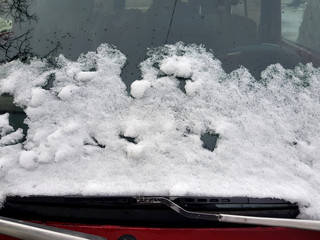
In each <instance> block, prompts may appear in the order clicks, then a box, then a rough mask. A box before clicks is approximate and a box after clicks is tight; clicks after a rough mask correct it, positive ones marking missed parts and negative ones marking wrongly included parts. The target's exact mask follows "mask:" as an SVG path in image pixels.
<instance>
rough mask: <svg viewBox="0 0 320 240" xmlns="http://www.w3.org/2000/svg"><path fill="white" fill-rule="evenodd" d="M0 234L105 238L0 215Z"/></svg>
mask: <svg viewBox="0 0 320 240" xmlns="http://www.w3.org/2000/svg"><path fill="white" fill-rule="evenodd" d="M0 234H4V235H7V236H10V237H14V238H19V239H25V240H57V239H59V240H106V238H103V237H99V236H95V235H91V234H86V233H81V232H75V231H71V230H66V229H61V228H55V227H49V226H46V225H41V224H36V223H30V222H25V221H20V220H16V219H11V218H5V217H0Z"/></svg>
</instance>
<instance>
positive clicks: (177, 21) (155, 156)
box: [0, 0, 320, 218]
mask: <svg viewBox="0 0 320 240" xmlns="http://www.w3.org/2000/svg"><path fill="white" fill-rule="evenodd" d="M0 6H1V10H0V62H1V65H0V93H1V94H2V96H1V99H0V111H1V115H0V131H1V139H0V151H1V158H0V178H1V183H0V196H2V197H5V196H7V195H31V194H36V195H37V194H44V195H70V194H71V195H72V194H82V195H135V196H136V195H166V196H178V195H179V196H187V195H193V196H194V195H219V196H252V197H277V198H284V199H287V200H290V201H292V202H298V203H299V206H300V208H301V210H302V213H303V214H305V215H306V216H308V217H309V218H320V211H317V210H316V209H319V204H320V201H319V200H320V193H319V191H318V190H317V186H318V184H319V183H320V178H319V176H320V174H319V173H320V172H319V171H320V165H319V159H318V156H320V152H319V149H320V146H319V143H320V138H319V137H320V135H319V134H320V128H319V126H318V121H319V115H320V112H319V109H320V106H319V104H320V103H319V99H318V96H319V94H320V92H319V91H320V86H319V78H320V69H319V68H318V67H319V63H320V60H319V59H320V57H319V56H320V54H319V53H320V46H319V43H320V34H319V32H320V29H319V24H318V22H319V21H318V19H319V17H320V11H319V8H320V5H319V2H318V1H316V0H308V1H305V0H282V1H280V0H274V1H267V0H55V1H52V0H20V1H16V0H0Z"/></svg>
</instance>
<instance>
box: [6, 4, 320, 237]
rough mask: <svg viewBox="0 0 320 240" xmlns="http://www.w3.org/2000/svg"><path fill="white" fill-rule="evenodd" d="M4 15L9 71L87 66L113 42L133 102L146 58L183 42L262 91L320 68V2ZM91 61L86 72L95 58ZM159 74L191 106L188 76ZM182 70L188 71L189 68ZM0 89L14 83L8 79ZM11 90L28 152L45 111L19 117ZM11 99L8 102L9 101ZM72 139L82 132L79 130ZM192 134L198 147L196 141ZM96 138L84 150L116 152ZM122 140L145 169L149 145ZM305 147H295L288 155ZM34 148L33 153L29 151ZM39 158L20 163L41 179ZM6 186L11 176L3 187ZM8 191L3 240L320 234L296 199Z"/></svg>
mask: <svg viewBox="0 0 320 240" xmlns="http://www.w3.org/2000/svg"><path fill="white" fill-rule="evenodd" d="M0 3H1V4H2V5H1V6H6V7H3V8H2V9H1V10H0V17H1V16H6V17H9V18H11V19H12V21H13V27H12V31H11V30H10V31H11V32H10V34H9V35H8V34H5V35H2V34H1V35H0V63H1V64H6V63H11V62H16V61H20V62H23V63H27V64H29V63H30V62H32V61H33V58H34V57H37V58H42V59H46V62H47V63H48V64H49V65H50V66H51V67H52V66H53V67H57V68H59V66H60V65H59V64H61V62H60V63H58V60H57V59H58V58H57V56H58V55H59V54H63V55H64V56H65V57H66V58H69V59H76V58H77V57H78V56H79V55H80V54H82V53H84V52H87V51H92V50H95V49H97V48H98V47H99V45H100V44H101V43H105V42H106V43H108V44H113V45H115V46H116V47H117V49H119V50H120V51H121V52H122V53H124V54H125V55H126V57H127V63H126V65H125V66H124V68H123V69H122V73H121V78H122V81H123V82H124V83H125V85H126V88H127V90H128V95H129V94H130V93H129V92H130V91H129V89H130V86H133V85H134V84H135V81H136V79H139V77H140V69H139V67H138V65H139V64H140V63H141V62H142V61H143V60H145V59H146V58H147V56H146V50H147V49H149V48H151V49H157V48H159V47H161V46H163V45H166V44H176V43H177V42H183V44H186V45H188V44H191V45H192V44H194V45H193V46H195V45H202V48H203V49H207V50H208V51H211V50H212V51H213V53H214V56H215V57H216V58H217V59H219V60H220V61H221V66H222V68H223V70H224V71H225V73H226V74H228V73H230V72H232V71H234V70H236V69H238V68H239V67H241V66H243V67H245V68H246V69H248V72H249V73H250V74H251V75H252V76H253V77H254V78H255V79H258V80H259V79H260V78H261V72H262V71H263V70H265V69H266V68H267V67H268V66H270V65H271V64H281V65H282V67H283V68H284V69H293V68H295V67H296V66H298V65H299V64H307V63H310V62H311V63H312V64H313V67H320V24H319V21H318V20H319V19H320V11H317V10H319V8H320V4H319V1H317V0H310V1H304V0H300V1H299V0H298V1H296V0H294V1H292V0H272V1H270V0H135V1H134V0H54V1H52V0H32V1H31V0H30V1H29V0H20V1H16V0H8V1H1V0H0ZM164 54H167V53H164ZM177 55H179V52H178V53H177ZM61 59H62V58H60V60H61ZM82 60H83V62H85V57H84V58H83V59H82ZM62 61H64V60H62ZM97 61H98V60H97ZM157 64H158V63H157V62H156V61H155V63H154V64H153V65H152V67H154V68H155V69H157V74H158V75H161V76H164V75H170V71H171V72H173V73H172V74H171V75H172V76H174V77H176V79H177V81H178V82H179V88H180V89H181V90H182V91H183V92H184V93H186V94H189V93H190V94H191V93H192V91H193V88H192V87H190V86H191V85H190V82H191V80H190V76H189V75H190V74H189V73H188V71H183V72H178V71H177V70H176V69H173V70H172V68H170V66H169V67H168V66H167V67H164V65H162V66H158V65H157ZM179 64H180V63H179ZM181 64H182V65H181V66H182V68H185V66H186V65H183V64H184V63H181ZM60 67H61V66H60ZM86 67H87V68H88V69H87V72H85V74H82V75H77V77H78V79H80V81H83V82H85V81H89V80H90V79H91V78H92V76H93V74H91V73H90V72H94V71H95V70H96V69H95V67H96V66H94V65H92V66H91V65H90V63H89V64H88V66H86ZM142 67H143V66H142ZM187 67H188V66H187ZM48 72H50V71H49V70H48ZM142 72H143V71H142ZM67 74H69V72H68V73H67ZM70 74H72V73H70ZM0 77H1V78H5V77H7V75H6V76H5V77H4V76H2V74H1V73H0ZM74 79H76V77H74ZM88 79H89V80H88ZM55 81H56V77H55V76H54V74H51V75H49V77H48V79H47V82H46V85H45V86H42V87H43V89H51V88H52V87H53V86H55ZM37 84H40V83H37ZM41 84H42V83H41ZM132 84H133V85H132ZM6 86H7V89H9V90H8V92H6V93H9V94H3V95H2V96H1V97H0V111H1V114H8V113H9V114H10V117H6V118H4V119H7V120H6V121H9V123H10V126H11V127H10V129H12V131H17V129H23V130H21V132H20V134H21V136H22V135H23V136H22V137H20V139H19V141H20V143H21V142H22V143H25V145H27V144H28V143H29V142H28V141H30V138H31V137H29V136H28V134H34V133H33V132H32V131H30V132H28V126H27V125H28V124H30V119H29V117H27V116H26V113H25V111H26V108H27V107H29V106H31V107H35V108H36V107H37V106H39V105H40V104H41V103H39V102H37V100H35V99H33V102H32V103H30V104H32V105H29V106H27V107H26V108H24V109H23V108H21V106H22V105H23V104H20V105H19V106H17V102H16V99H15V101H13V100H12V96H10V93H11V92H10V85H5V87H6ZM8 86H9V87H8ZM26 86H27V85H26ZM36 86H38V85H36ZM139 86H140V85H139ZM141 86H142V85H141ZM144 86H146V88H147V87H150V86H149V85H148V83H146V84H145V85H143V87H139V88H136V91H132V90H131V95H132V97H134V98H137V99H138V98H140V97H141V96H142V95H143V94H144V91H145V89H144ZM5 87H3V88H5ZM26 88H27V87H26ZM0 90H1V93H3V91H4V90H2V89H0ZM60 90H61V89H60ZM60 90H59V91H60ZM73 91H77V88H76V87H75V88H73V89H67V88H66V89H64V91H62V90H61V91H60V93H59V94H57V97H59V99H60V100H61V99H62V100H64V99H68V98H69V97H70V96H71V94H72V93H73ZM114 91H116V90H114ZM4 92H5V91H4ZM13 95H14V94H13ZM26 99H27V100H28V97H26ZM27 100H26V101H27ZM18 101H19V99H18ZM28 104H29V103H28ZM79 104H81V103H79ZM70 112H72V111H71V110H70ZM27 115H28V114H27ZM44 115H45V114H44ZM5 116H7V115H5ZM119 121H120V120H119ZM159 121H160V120H159ZM1 124H2V123H1ZM47 127H48V126H47ZM3 128H4V127H3ZM48 128H49V127H48ZM65 131H69V132H72V131H74V130H73V128H72V127H70V128H68V129H67V130H65ZM128 131H129V130H128ZM185 132H186V133H185V134H186V135H187V134H189V133H190V132H192V129H191V130H190V129H186V131H185ZM1 134H2V133H1ZM41 134H42V133H39V135H41ZM32 136H36V134H34V135H32ZM37 136H38V135H37ZM55 137H56V138H57V139H58V140H56V139H55ZM90 137H91V138H90V139H89V140H88V141H87V142H85V143H84V145H86V146H88V145H89V146H94V147H97V148H100V149H105V148H106V147H108V146H107V145H108V142H107V143H106V142H103V141H100V139H99V138H97V137H96V136H90ZM118 137H119V139H121V141H123V142H126V143H127V142H129V143H130V144H132V146H133V147H132V148H130V149H129V150H127V154H128V155H129V156H130V157H132V158H133V159H136V160H137V159H139V158H140V157H141V149H140V148H138V147H136V145H137V141H138V137H136V136H135V135H134V134H128V133H127V132H120V133H119V136H118ZM2 138H4V139H5V133H4V134H3V135H1V138H0V141H1V140H2ZM219 138H220V133H216V132H213V131H207V132H205V133H203V134H202V135H201V138H200V139H201V141H202V143H203V144H202V147H203V148H204V149H206V150H207V151H210V152H214V151H215V149H216V147H217V146H216V145H219ZM47 139H49V140H50V139H51V140H50V141H51V142H54V143H55V144H56V143H57V142H59V141H61V139H62V138H61V139H60V140H59V137H57V134H56V135H55V136H51V138H50V137H48V138H47ZM49 140H48V141H49ZM62 140H63V139H62ZM55 141H56V142H55ZM3 142H4V140H3ZM3 142H0V147H3V146H11V145H12V144H16V143H17V141H15V140H12V141H11V142H9V143H5V142H4V143H3ZM298 144H299V143H298V142H296V141H293V142H291V143H290V144H289V145H290V146H296V145H298ZM130 146H131V145H130ZM27 147H29V148H32V147H33V145H32V144H30V143H29V145H27ZM42 147H43V148H44V149H48V148H46V147H47V146H42ZM49 150H50V149H49ZM49 150H48V151H49ZM68 151H69V150H68ZM42 153H47V152H45V151H43V152H42ZM48 154H49V153H48ZM59 154H60V155H59V157H60V158H59V159H63V157H64V156H65V155H63V154H65V153H64V152H62V153H61V152H60V153H59ZM168 154H169V153H168ZM44 155H45V157H47V155H46V154H43V155H39V156H41V157H43V156H44ZM57 156H58V154H57V153H56V154H55V160H54V162H57V163H59V161H61V160H59V159H58V157H57ZM66 156H68V155H67V154H66ZM32 157H33V155H32V154H29V153H28V154H25V156H24V157H21V155H20V157H19V164H20V165H21V166H22V167H23V168H25V169H27V170H28V171H29V170H30V171H31V170H33V169H34V168H35V166H38V165H39V164H41V163H40V162H41V161H38V162H33V161H32V160H30V159H31V158H32ZM39 158H40V157H39ZM43 158H44V157H43ZM46 161H47V160H43V161H42V163H43V164H47V163H48V161H49V160H48V161H47V162H46ZM62 161H63V160H62ZM137 161H138V160H137ZM0 164H2V163H1V162H0ZM37 164H38V165H37ZM9 166H10V165H9ZM0 170H3V171H6V166H5V165H4V167H3V169H2V165H0ZM1 174H2V172H1V171H0V177H2V175H1ZM5 174H6V173H4V174H3V175H4V176H5ZM44 177H45V176H44ZM4 178H5V177H4ZM310 181H311V180H310ZM0 186H1V185H0ZM6 186H7V185H6ZM8 186H12V188H13V189H7V190H3V192H4V194H3V196H2V195H0V197H5V201H3V204H1V205H0V206H1V208H0V234H2V235H0V239H4V240H7V239H8V240H9V239H16V238H18V239H62V240H64V239H70V240H71V239H111V240H118V239H119V240H144V239H155V240H156V239H175V240H179V239H184V240H189V239H190V240H191V239H221V240H222V239H279V240H280V239H292V240H294V239H309V240H312V239H320V222H319V221H316V220H301V219H297V218H296V217H297V216H298V214H299V213H300V211H301V204H300V205H299V204H298V203H294V202H289V201H286V200H284V199H285V197H286V196H285V197H284V199H280V198H274V196H270V197H265V196H264V197H261V198H257V197H245V196H240V197H238V196H237V195H236V196H233V197H225V196H212V194H208V195H205V194H202V195H201V196H197V194H195V195H194V196H193V195H190V193H188V194H186V195H183V194H181V195H174V196H168V195H170V194H168V195H162V194H160V196H153V194H152V195H151V196H150V195H148V196H139V194H136V195H135V194H128V195H113V194H111V196H110V195H104V194H102V195H101V194H97V195H94V194H90V193H85V194H82V193H81V192H80V193H78V194H72V195H69V194H66V195H63V194H62V195H61V194H59V193H54V192H53V193H52V195H50V194H44V193H42V192H41V191H39V194H35V191H36V190H34V189H35V188H36V187H34V189H29V190H30V191H29V190H28V189H27V190H25V191H24V190H23V191H21V189H20V192H24V194H15V189H14V188H15V186H14V184H12V185H10V184H9V185H8ZM66 189H67V187H66ZM1 191H2V190H1ZM17 191H18V190H17ZM28 192H30V194H29V193H28ZM65 192H67V190H66V191H65ZM103 192H105V191H103ZM129 192H130V191H129ZM0 193H1V192H0ZM1 194H2V193H1ZM229 195H230V194H229ZM299 207H300V208H299Z"/></svg>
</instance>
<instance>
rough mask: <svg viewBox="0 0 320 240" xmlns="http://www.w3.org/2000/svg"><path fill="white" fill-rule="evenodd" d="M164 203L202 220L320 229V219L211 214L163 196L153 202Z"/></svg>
mask: <svg viewBox="0 0 320 240" xmlns="http://www.w3.org/2000/svg"><path fill="white" fill-rule="evenodd" d="M157 202H158V203H162V204H164V205H166V206H168V207H169V208H171V209H172V210H174V211H175V212H177V213H179V214H180V215H182V216H184V217H187V218H193V219H202V220H211V221H218V222H224V223H238V224H250V225H262V226H272V227H286V228H297V229H305V230H314V231H320V221H315V220H302V219H285V218H265V217H249V216H240V215H229V214H210V213H201V212H192V211H187V210H185V209H183V208H182V207H180V206H179V205H177V204H175V203H174V202H172V201H171V200H169V199H167V198H163V197H158V198H154V200H153V203H157Z"/></svg>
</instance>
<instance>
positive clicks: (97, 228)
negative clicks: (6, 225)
mask: <svg viewBox="0 0 320 240" xmlns="http://www.w3.org/2000/svg"><path fill="white" fill-rule="evenodd" d="M46 225H49V226H53V227H59V228H65V229H69V230H73V231H78V232H84V233H89V234H93V235H98V236H102V237H106V238H107V239H108V240H118V239H119V238H120V237H121V236H123V235H128V234H129V235H132V236H134V237H135V238H136V239H137V240H160V239H165V240H201V239H203V240H211V239H212V240H230V239H232V240H234V239H236V240H257V239H259V240H284V239H288V240H302V239H303V240H304V239H308V240H320V232H317V231H307V230H298V229H288V228H278V227H250V228H143V227H121V226H109V225H83V224H70V223H69V224H67V223H46ZM14 239H15V238H10V237H6V236H3V235H0V240H14Z"/></svg>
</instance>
